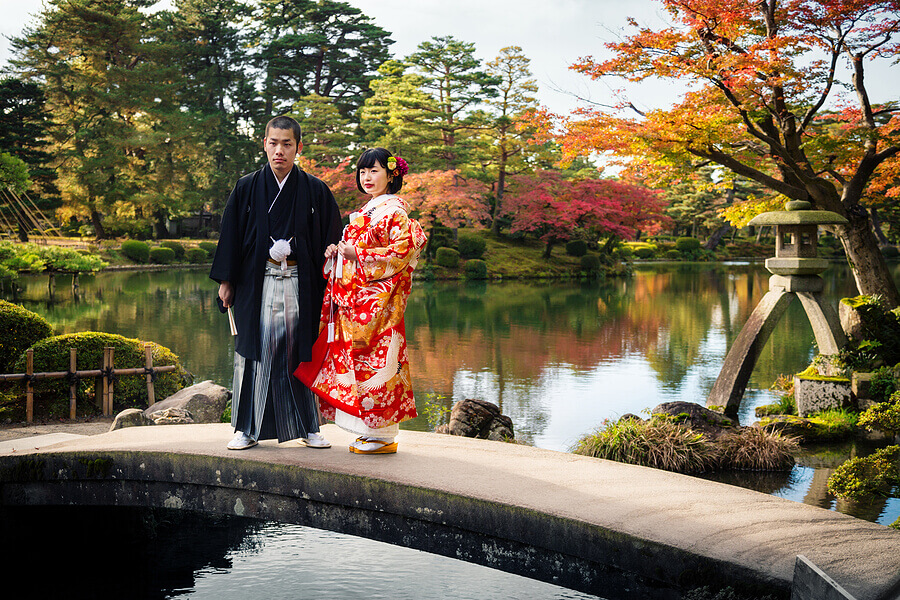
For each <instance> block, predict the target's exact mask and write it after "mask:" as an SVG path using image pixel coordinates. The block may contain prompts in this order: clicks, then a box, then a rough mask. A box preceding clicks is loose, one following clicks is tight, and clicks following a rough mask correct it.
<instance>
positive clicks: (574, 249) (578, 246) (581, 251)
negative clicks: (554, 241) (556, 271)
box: [566, 240, 587, 256]
mask: <svg viewBox="0 0 900 600" xmlns="http://www.w3.org/2000/svg"><path fill="white" fill-rule="evenodd" d="M566 254H568V255H569V256H584V255H585V254H587V242H585V241H584V240H569V241H568V242H566Z"/></svg>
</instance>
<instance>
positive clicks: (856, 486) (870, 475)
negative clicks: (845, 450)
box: [828, 446, 900, 500]
mask: <svg viewBox="0 0 900 600" xmlns="http://www.w3.org/2000/svg"><path fill="white" fill-rule="evenodd" d="M897 484H900V446H888V447H886V448H882V449H880V450H878V451H876V452H874V453H873V454H870V455H869V456H862V457H856V458H851V459H850V460H848V461H847V462H845V463H844V464H842V465H841V466H839V467H838V468H837V469H835V471H834V473H833V474H832V475H831V477H829V478H828V491H829V492H831V493H832V494H834V495H835V496H837V497H839V498H848V499H851V500H855V499H860V498H864V497H866V496H872V495H886V493H887V490H889V489H890V486H892V485H897Z"/></svg>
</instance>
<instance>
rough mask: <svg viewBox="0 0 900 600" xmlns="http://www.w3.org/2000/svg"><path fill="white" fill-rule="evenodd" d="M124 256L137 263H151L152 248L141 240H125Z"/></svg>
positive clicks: (123, 243) (123, 244) (123, 245)
mask: <svg viewBox="0 0 900 600" xmlns="http://www.w3.org/2000/svg"><path fill="white" fill-rule="evenodd" d="M122 254H124V255H125V256H126V257H128V258H129V259H131V260H133V261H134V262H136V263H142V264H143V263H147V262H150V246H149V245H148V244H147V243H146V242H141V241H139V240H125V241H124V242H122Z"/></svg>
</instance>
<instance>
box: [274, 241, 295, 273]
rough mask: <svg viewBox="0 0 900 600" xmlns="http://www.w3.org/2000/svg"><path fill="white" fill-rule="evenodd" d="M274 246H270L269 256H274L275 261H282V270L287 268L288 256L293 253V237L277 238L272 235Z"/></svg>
mask: <svg viewBox="0 0 900 600" xmlns="http://www.w3.org/2000/svg"><path fill="white" fill-rule="evenodd" d="M269 239H270V240H272V247H271V248H269V256H271V257H272V260H274V261H275V262H279V263H281V270H282V271H286V270H287V257H288V256H290V255H291V240H293V239H294V238H291V239H290V240H283V239H282V240H275V239H272V238H271V237H270V238H269Z"/></svg>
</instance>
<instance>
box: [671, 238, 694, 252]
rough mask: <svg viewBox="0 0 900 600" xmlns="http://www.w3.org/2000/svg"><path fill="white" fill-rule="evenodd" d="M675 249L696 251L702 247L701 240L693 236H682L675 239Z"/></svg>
mask: <svg viewBox="0 0 900 600" xmlns="http://www.w3.org/2000/svg"><path fill="white" fill-rule="evenodd" d="M675 249H676V250H678V251H679V252H694V251H695V250H699V249H700V240H698V239H697V238H693V237H680V238H678V239H677V240H675Z"/></svg>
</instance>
